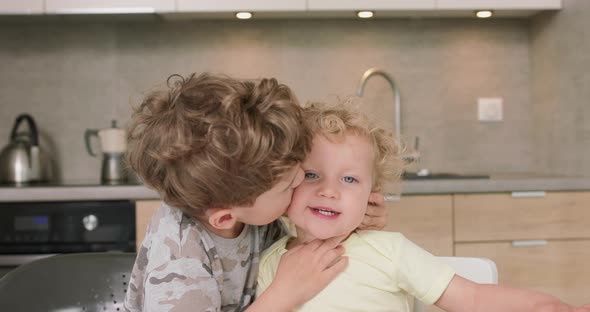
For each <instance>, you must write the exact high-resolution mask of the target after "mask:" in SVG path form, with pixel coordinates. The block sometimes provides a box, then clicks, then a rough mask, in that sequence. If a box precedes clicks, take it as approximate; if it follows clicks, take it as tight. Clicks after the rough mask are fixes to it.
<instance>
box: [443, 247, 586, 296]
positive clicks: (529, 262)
mask: <svg viewBox="0 0 590 312" xmlns="http://www.w3.org/2000/svg"><path fill="white" fill-rule="evenodd" d="M455 251H456V255H457V256H466V257H467V256H468V257H484V258H489V259H492V260H494V262H495V263H496V266H497V267H498V279H499V283H500V285H504V286H511V287H521V288H527V289H533V290H537V291H542V292H545V293H549V294H551V295H554V296H556V297H558V298H559V299H561V300H563V301H565V302H567V303H569V304H574V305H582V304H586V303H588V301H589V298H588V294H589V293H590V286H589V285H588V281H589V280H590V266H589V265H588V262H589V261H590V239H585V240H555V241H552V240H549V241H547V242H546V243H541V244H535V243H534V242H533V243H531V244H529V245H527V244H522V245H513V244H512V243H511V242H481V243H458V244H456V245H455Z"/></svg>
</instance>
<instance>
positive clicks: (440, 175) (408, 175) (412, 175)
mask: <svg viewBox="0 0 590 312" xmlns="http://www.w3.org/2000/svg"><path fill="white" fill-rule="evenodd" d="M489 178H490V176H489V175H485V174H457V173H446V172H426V173H425V172H422V171H418V172H407V171H406V172H404V173H403V174H402V179H403V180H462V179H489Z"/></svg>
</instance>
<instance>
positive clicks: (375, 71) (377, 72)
mask: <svg viewBox="0 0 590 312" xmlns="http://www.w3.org/2000/svg"><path fill="white" fill-rule="evenodd" d="M372 76H382V77H383V78H385V80H387V82H389V85H390V86H391V90H392V91H393V104H394V105H395V137H396V139H397V140H400V141H401V139H402V131H401V127H402V126H401V101H400V95H399V89H398V88H397V85H396V84H395V81H394V80H393V77H391V75H389V74H388V73H387V72H386V71H384V70H382V69H379V68H376V67H373V68H369V69H367V71H365V73H364V74H363V76H362V77H361V80H360V81H359V88H358V90H357V91H356V94H357V96H359V97H362V96H363V91H364V90H365V85H366V84H367V81H368V80H369V78H371V77H372ZM418 140H419V138H418V137H416V139H415V141H414V151H413V152H412V153H409V154H408V153H406V154H402V155H401V156H402V159H404V160H406V161H408V162H414V161H417V160H418V159H419V158H420V154H419V153H418Z"/></svg>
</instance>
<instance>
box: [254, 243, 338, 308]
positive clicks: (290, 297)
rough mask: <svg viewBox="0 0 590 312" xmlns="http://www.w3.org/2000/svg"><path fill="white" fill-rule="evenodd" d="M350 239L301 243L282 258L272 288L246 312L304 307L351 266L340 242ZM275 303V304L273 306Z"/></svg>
mask: <svg viewBox="0 0 590 312" xmlns="http://www.w3.org/2000/svg"><path fill="white" fill-rule="evenodd" d="M345 237H346V236H337V237H332V238H330V239H327V240H325V241H321V240H314V241H311V242H309V243H304V244H300V245H298V246H295V247H293V248H292V249H290V250H289V251H287V252H286V253H285V254H283V256H282V257H281V262H280V263H279V268H278V269H277V273H276V276H275V278H274V280H273V281H272V283H271V284H270V286H269V287H268V288H267V289H266V290H265V291H264V293H262V294H261V295H260V296H259V297H258V298H257V299H256V301H254V303H253V304H252V305H251V306H250V307H249V308H248V309H247V310H246V311H250V312H252V311H268V308H266V309H264V307H269V306H273V311H291V310H293V309H295V308H296V307H298V306H300V305H302V304H304V303H305V302H307V301H308V300H310V299H311V298H313V297H314V296H315V295H317V294H318V293H319V292H320V291H321V290H323V289H324V288H325V287H326V286H328V284H329V283H330V282H331V281H332V280H333V279H334V278H336V276H338V274H340V273H341V272H342V271H344V269H345V268H346V266H347V265H348V258H347V257H344V256H342V255H343V254H344V248H343V247H342V246H340V245H339V244H340V242H342V240H343V239H344V238H345ZM271 304H272V305H271Z"/></svg>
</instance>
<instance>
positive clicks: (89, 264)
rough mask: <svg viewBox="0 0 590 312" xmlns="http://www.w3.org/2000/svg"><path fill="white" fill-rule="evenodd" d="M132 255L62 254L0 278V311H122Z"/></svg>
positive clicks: (106, 253)
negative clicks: (0, 308)
mask: <svg viewBox="0 0 590 312" xmlns="http://www.w3.org/2000/svg"><path fill="white" fill-rule="evenodd" d="M134 260H135V254H134V253H122V252H101V253H79V254H64V255H57V256H53V257H48V258H43V259H40V260H37V261H34V262H30V263H27V264H24V265H22V266H20V267H18V268H16V269H15V270H13V271H11V272H9V273H8V274H6V275H5V276H4V277H2V279H0V307H2V310H3V311H29V312H37V311H123V310H124V309H123V299H124V298H125V292H126V291H127V283H128V281H129V276H130V273H131V269H132V268H133V262H134Z"/></svg>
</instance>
